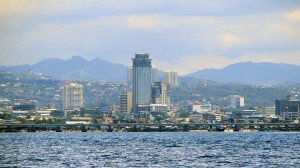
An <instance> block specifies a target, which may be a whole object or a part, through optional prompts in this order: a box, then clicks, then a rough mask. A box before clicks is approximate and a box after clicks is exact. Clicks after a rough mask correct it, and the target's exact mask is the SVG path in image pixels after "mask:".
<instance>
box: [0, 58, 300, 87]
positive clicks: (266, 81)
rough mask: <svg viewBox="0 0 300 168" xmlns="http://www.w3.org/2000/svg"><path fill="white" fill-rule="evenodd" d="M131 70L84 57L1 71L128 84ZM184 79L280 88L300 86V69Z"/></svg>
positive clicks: (204, 73) (262, 68) (206, 73)
mask: <svg viewBox="0 0 300 168" xmlns="http://www.w3.org/2000/svg"><path fill="white" fill-rule="evenodd" d="M126 69H127V67H126V66H125V65H123V64H116V63H111V62H109V61H106V60H103V59H101V58H96V59H93V60H91V61H87V60H85V59H84V58H82V57H80V56H73V57H72V58H71V59H68V60H61V59H56V58H50V59H44V60H42V61H40V62H38V63H36V64H33V65H28V64H26V65H19V66H0V70H5V71H11V72H15V73H22V72H25V71H28V70H31V71H34V72H39V73H42V74H45V75H47V76H50V77H51V78H53V79H58V80H107V81H113V82H124V81H126V78H127V77H126V75H127V71H126ZM183 77H194V78H200V79H207V80H212V81H216V82H220V83H239V84H249V85H276V84H283V83H300V66H297V65H291V64H277V63H269V62H261V63H254V62H241V63H236V64H231V65H229V66H227V67H225V68H223V69H204V70H200V71H197V72H194V73H191V74H188V75H185V76H183Z"/></svg>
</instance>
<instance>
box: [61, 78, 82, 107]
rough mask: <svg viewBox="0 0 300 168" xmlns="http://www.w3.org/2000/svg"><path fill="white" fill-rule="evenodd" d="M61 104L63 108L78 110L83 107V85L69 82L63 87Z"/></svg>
mask: <svg viewBox="0 0 300 168" xmlns="http://www.w3.org/2000/svg"><path fill="white" fill-rule="evenodd" d="M63 106H64V109H65V110H79V109H80V108H82V107H83V86H82V85H80V84H78V83H70V84H67V85H65V86H64V87H63Z"/></svg>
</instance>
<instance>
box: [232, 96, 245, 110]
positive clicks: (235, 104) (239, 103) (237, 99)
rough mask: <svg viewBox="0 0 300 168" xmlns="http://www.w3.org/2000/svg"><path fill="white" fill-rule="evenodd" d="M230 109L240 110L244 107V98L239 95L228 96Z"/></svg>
mask: <svg viewBox="0 0 300 168" xmlns="http://www.w3.org/2000/svg"><path fill="white" fill-rule="evenodd" d="M229 99H230V107H232V108H241V107H244V106H245V98H244V97H243V96H240V95H229Z"/></svg>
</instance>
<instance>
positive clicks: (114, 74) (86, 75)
mask: <svg viewBox="0 0 300 168" xmlns="http://www.w3.org/2000/svg"><path fill="white" fill-rule="evenodd" d="M0 69H2V70H5V71H11V72H16V73H22V72H24V71H28V70H30V71H34V72H39V73H42V74H45V75H48V76H50V77H51V78H53V79H59V80H108V81H114V82H117V81H119V82H123V81H125V80H126V75H127V74H126V66H125V65H122V64H115V63H111V62H109V61H106V60H103V59H101V58H96V59H93V60H91V61H87V60H85V59H84V58H82V57H80V56H73V57H72V58H71V59H69V60H61V59H56V58H50V59H44V60H42V61H40V62H38V63H36V64H33V65H19V66H1V67H0Z"/></svg>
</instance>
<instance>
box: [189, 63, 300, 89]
mask: <svg viewBox="0 0 300 168" xmlns="http://www.w3.org/2000/svg"><path fill="white" fill-rule="evenodd" d="M187 76H189V77H195V78H201V79H208V80H213V81H216V82H222V83H240V84H249V85H277V84H283V83H300V66H297V65H291V64H277V63H270V62H260V63H255V62H241V63H236V64H231V65H229V66H227V67H225V68H223V69H204V70H200V71H197V72H194V73H191V74H188V75H187Z"/></svg>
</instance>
